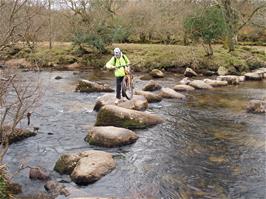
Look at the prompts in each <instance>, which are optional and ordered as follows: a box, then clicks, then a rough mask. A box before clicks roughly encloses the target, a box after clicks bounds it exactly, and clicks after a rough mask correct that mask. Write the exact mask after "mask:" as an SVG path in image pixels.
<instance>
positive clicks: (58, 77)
mask: <svg viewBox="0 0 266 199" xmlns="http://www.w3.org/2000/svg"><path fill="white" fill-rule="evenodd" d="M54 79H56V80H60V79H63V77H61V76H56V77H55V78H54Z"/></svg>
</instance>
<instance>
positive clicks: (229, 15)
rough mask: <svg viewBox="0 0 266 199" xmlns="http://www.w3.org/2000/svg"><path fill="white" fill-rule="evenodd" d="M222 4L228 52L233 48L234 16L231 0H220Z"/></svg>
mask: <svg viewBox="0 0 266 199" xmlns="http://www.w3.org/2000/svg"><path fill="white" fill-rule="evenodd" d="M222 6H223V13H224V18H225V22H226V24H227V42H228V43H227V45H228V48H229V52H231V51H234V50H235V42H234V35H235V34H234V32H235V31H234V30H235V28H236V27H234V26H235V25H236V24H235V21H236V20H235V16H234V11H233V9H232V5H231V0H222Z"/></svg>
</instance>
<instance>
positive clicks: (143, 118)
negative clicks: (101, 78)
mask: <svg viewBox="0 0 266 199" xmlns="http://www.w3.org/2000/svg"><path fill="white" fill-rule="evenodd" d="M162 122H163V119H162V118H161V117H159V116H157V115H154V114H149V113H145V112H141V111H135V110H130V109H126V108H122V107H118V106H114V105H106V106H104V107H103V108H101V110H100V111H99V113H98V114H97V120H96V123H95V125H96V126H116V127H123V128H131V129H140V128H147V127H151V126H154V125H156V124H160V123H162Z"/></svg>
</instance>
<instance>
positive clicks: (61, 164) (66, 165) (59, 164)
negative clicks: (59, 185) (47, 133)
mask: <svg viewBox="0 0 266 199" xmlns="http://www.w3.org/2000/svg"><path fill="white" fill-rule="evenodd" d="M79 160H80V157H79V156H78V155H75V154H64V155H62V156H61V157H60V158H59V159H58V160H57V161H56V163H55V166H54V170H55V171H57V172H58V173H60V174H68V175H70V174H71V173H72V171H73V170H74V168H75V166H76V164H77V162H78V161H79Z"/></svg>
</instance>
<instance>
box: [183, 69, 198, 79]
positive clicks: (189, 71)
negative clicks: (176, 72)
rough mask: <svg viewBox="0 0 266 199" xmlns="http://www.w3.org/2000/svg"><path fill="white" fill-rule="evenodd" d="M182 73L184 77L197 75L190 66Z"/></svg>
mask: <svg viewBox="0 0 266 199" xmlns="http://www.w3.org/2000/svg"><path fill="white" fill-rule="evenodd" d="M184 75H185V76H186V77H193V76H198V74H197V73H196V72H195V71H194V70H192V69H191V68H186V70H185V72H184Z"/></svg>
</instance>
